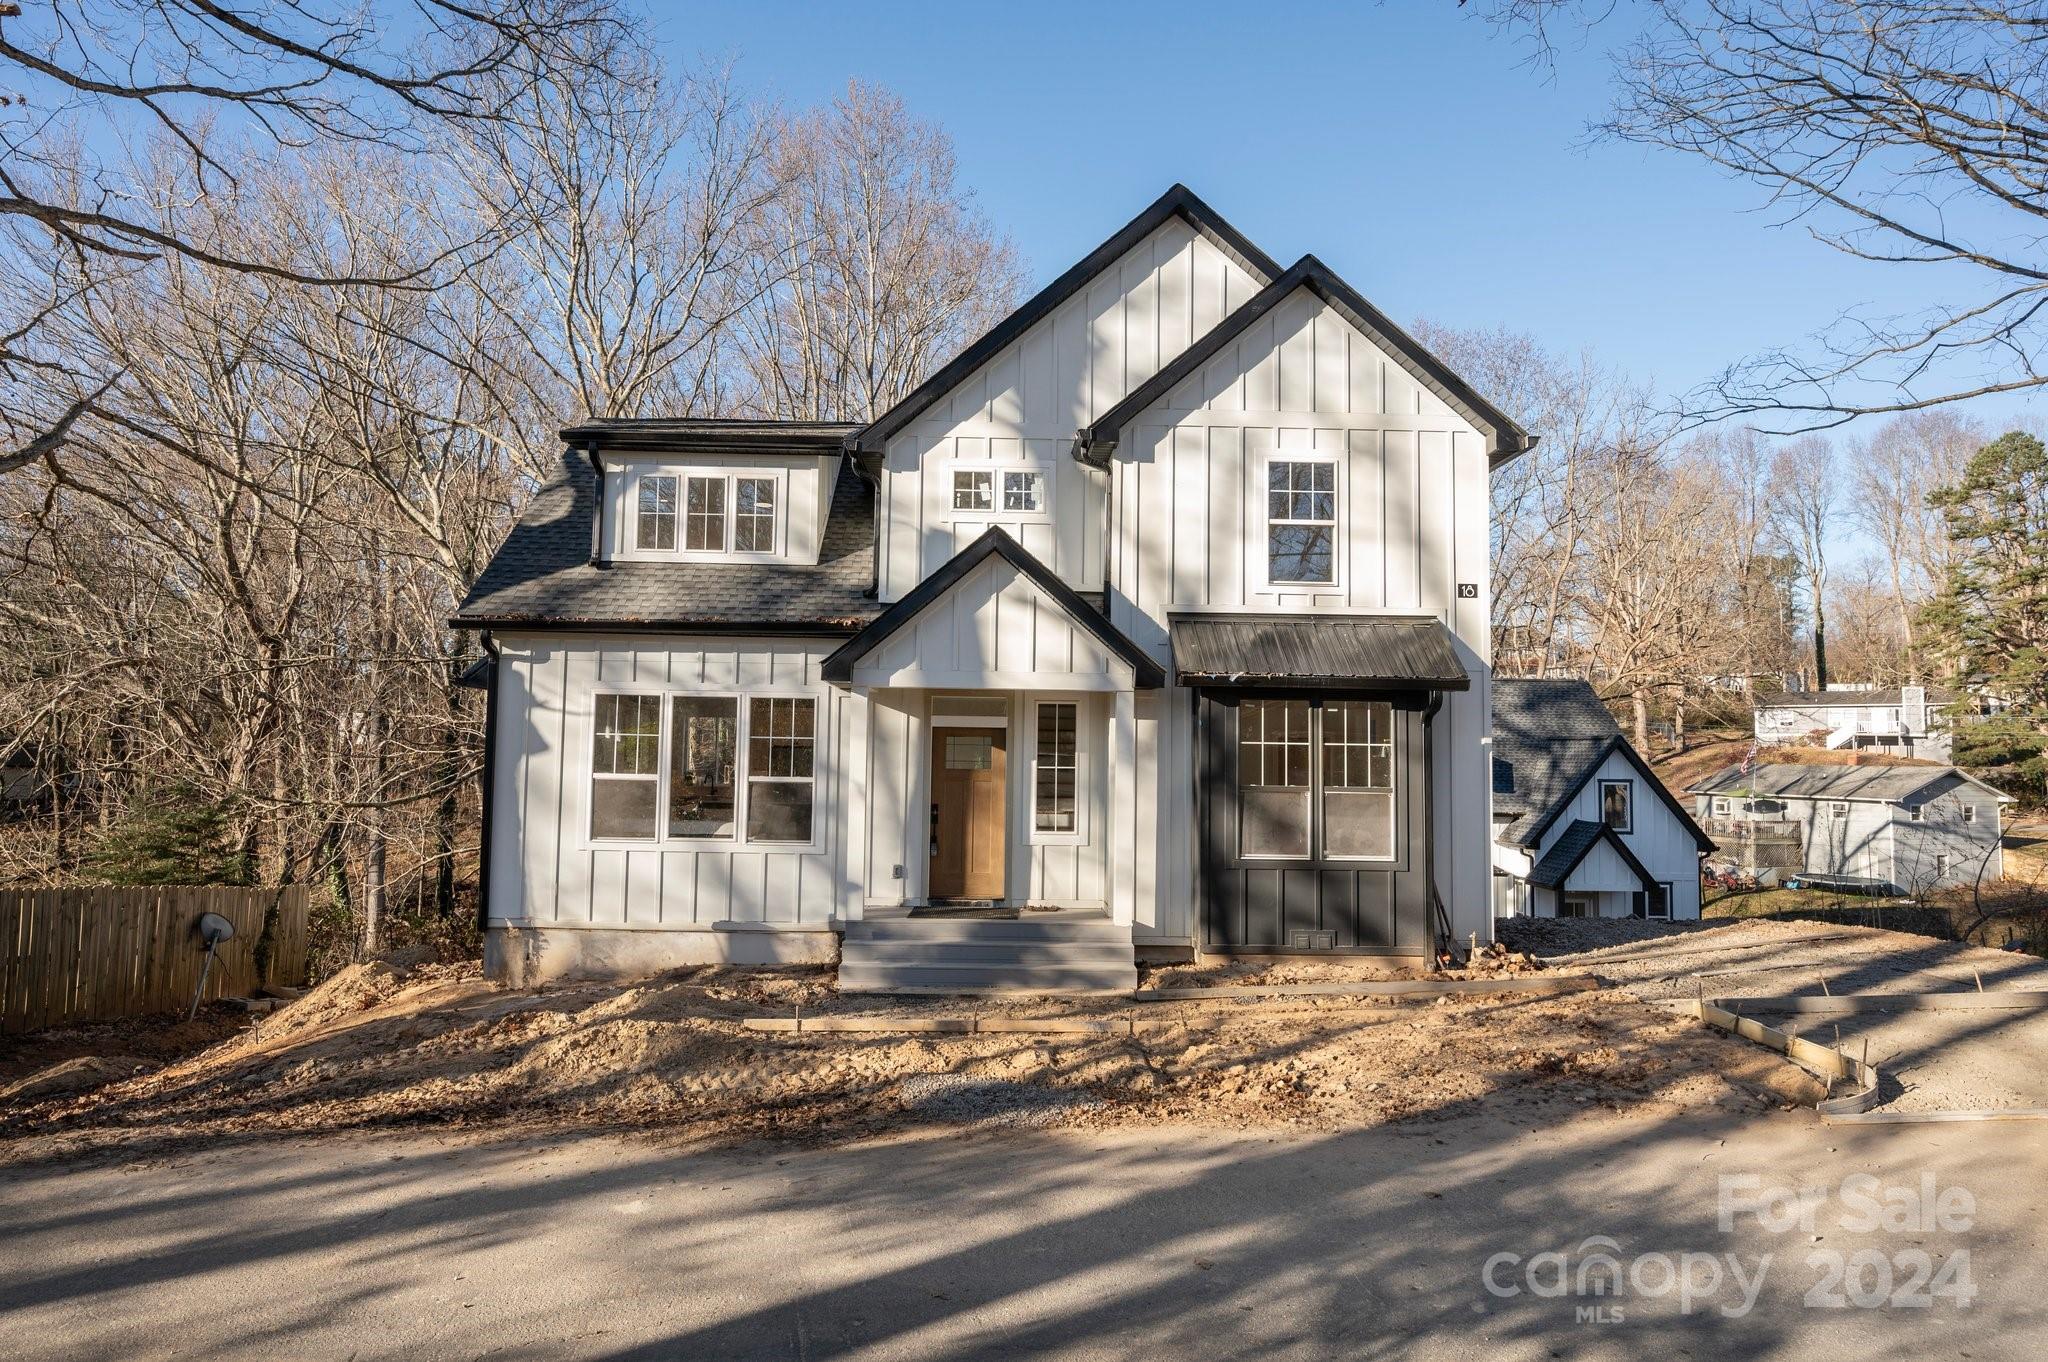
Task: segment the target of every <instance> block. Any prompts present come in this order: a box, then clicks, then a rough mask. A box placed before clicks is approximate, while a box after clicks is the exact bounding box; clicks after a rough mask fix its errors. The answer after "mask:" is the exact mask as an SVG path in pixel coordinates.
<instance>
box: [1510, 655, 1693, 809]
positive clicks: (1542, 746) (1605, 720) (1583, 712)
mask: <svg viewBox="0 0 2048 1362" xmlns="http://www.w3.org/2000/svg"><path fill="white" fill-rule="evenodd" d="M1493 755H1494V760H1495V762H1496V767H1495V770H1494V789H1495V793H1494V796H1493V806H1494V808H1495V809H1496V810H1506V811H1508V812H1511V813H1513V814H1515V815H1516V816H1515V818H1514V820H1513V821H1512V822H1511V823H1509V824H1508V825H1507V826H1506V827H1504V828H1502V829H1500V831H1499V832H1497V833H1496V834H1495V840H1496V841H1500V842H1506V843H1508V844H1509V845H1512V846H1525V847H1533V846H1535V845H1537V844H1538V843H1540V842H1541V841H1542V840H1543V834H1544V833H1546V832H1548V831H1549V830H1550V828H1551V825H1552V824H1554V823H1556V822H1557V820H1558V819H1559V818H1560V817H1561V816H1562V815H1563V814H1564V811H1565V810H1566V809H1567V808H1569V807H1570V805H1571V802H1572V800H1574V799H1576V798H1578V795H1579V791H1581V790H1583V789H1585V788H1586V785H1587V783H1588V782H1589V781H1591V780H1592V779H1593V777H1594V775H1595V774H1596V773H1598V771H1599V770H1600V768H1601V767H1602V766H1604V765H1606V763H1607V759H1608V758H1609V757H1611V756H1615V755H1619V756H1620V757H1621V758H1622V759H1623V760H1624V761H1626V762H1628V764H1629V765H1630V766H1632V767H1634V768H1635V771H1636V774H1637V775H1639V776H1640V777H1642V781H1643V785H1644V787H1645V788H1646V789H1647V790H1648V791H1649V792H1650V794H1651V795H1652V796H1654V797H1655V798H1656V800H1657V801H1658V802H1659V803H1661V804H1662V805H1663V806H1664V807H1665V808H1666V809H1668V810H1670V812H1671V816H1672V817H1674V818H1676V819H1677V820H1678V821H1679V822H1680V823H1681V824H1682V825H1683V826H1684V827H1685V829H1686V831H1687V832H1689V833H1690V834H1691V835H1692V839H1693V841H1694V843H1695V844H1696V845H1698V846H1699V847H1700V848H1701V849H1702V850H1711V849H1712V848H1713V846H1714V840H1713V838H1711V837H1709V836H1707V834H1706V831H1705V830H1704V829H1702V828H1701V827H1700V825H1699V824H1698V823H1696V822H1694V821H1693V817H1692V815H1691V814H1690V813H1688V812H1687V811H1686V809H1685V806H1684V805H1682V804H1680V803H1679V802H1678V801H1677V800H1676V799H1674V798H1672V795H1671V791H1670V790H1668V789H1666V788H1665V787H1664V782H1663V781H1661V780H1659V779H1658V778H1657V774H1656V772H1654V771H1652V770H1651V769H1650V767H1649V763H1647V762H1645V761H1644V760H1643V758H1642V754H1641V753H1639V752H1637V751H1636V749H1635V747H1634V745H1633V744H1631V743H1630V742H1629V740H1628V739H1627V738H1625V737H1623V736H1622V732H1621V726H1620V725H1619V724H1617V723H1615V722H1614V716H1613V715H1612V714H1611V713H1609V712H1608V709H1607V706H1606V705H1605V704H1603V703H1601V700H1600V697H1599V695H1597V694H1596V693H1595V692H1594V690H1593V687H1592V686H1591V685H1589V684H1588V683H1586V682H1584V681H1575V680H1557V679H1551V678H1541V679H1530V680H1522V679H1517V678H1513V677H1500V678H1496V679H1495V681H1494V683H1493ZM1500 763H1505V764H1506V765H1507V766H1508V767H1509V770H1508V771H1507V772H1502V771H1501V770H1500V769H1499V764H1500ZM1502 784H1507V785H1508V786H1509V792H1508V793H1506V794H1502V793H1500V786H1501V785H1502Z"/></svg>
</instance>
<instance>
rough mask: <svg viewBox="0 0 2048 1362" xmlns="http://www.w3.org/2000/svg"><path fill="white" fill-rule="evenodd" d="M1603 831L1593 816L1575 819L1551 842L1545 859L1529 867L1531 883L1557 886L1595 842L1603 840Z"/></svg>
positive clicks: (1544, 854) (1551, 886) (1549, 886)
mask: <svg viewBox="0 0 2048 1362" xmlns="http://www.w3.org/2000/svg"><path fill="white" fill-rule="evenodd" d="M1602 831H1603V829H1602V827H1601V825H1600V824H1598V823H1595V822H1593V821H1592V820H1591V819H1588V818H1580V819H1576V820H1574V821H1573V823H1572V825H1571V826H1570V827H1568V828H1566V829H1565V830H1564V832H1563V834H1562V835H1561V836H1559V837H1558V839H1557V840H1556V841H1555V842H1552V843H1551V844H1550V850H1549V851H1546V852H1544V853H1543V859H1542V860H1540V861H1538V862H1537V863H1536V864H1535V865H1534V866H1533V867H1532V868H1531V869H1530V871H1529V883H1531V884H1538V885H1541V886H1543V887H1544V888H1545V889H1555V888H1557V887H1558V886H1559V885H1561V884H1563V883H1564V881H1565V877H1566V876H1567V875H1569V874H1571V873H1572V871H1573V870H1574V869H1576V868H1577V866H1578V864H1579V862H1580V861H1583V860H1584V859H1586V853H1587V852H1588V851H1591V850H1592V849H1593V843H1595V842H1597V841H1599V840H1600V834H1601V832H1602Z"/></svg>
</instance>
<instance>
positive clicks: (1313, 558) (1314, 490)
mask: <svg viewBox="0 0 2048 1362" xmlns="http://www.w3.org/2000/svg"><path fill="white" fill-rule="evenodd" d="M1266 580H1267V581H1269V582H1309V583H1317V582H1320V583H1330V582H1335V581H1336V580H1337V465H1336V464H1335V463H1334V462H1333V461H1331V460H1329V459H1273V460H1270V461H1268V463H1267V464H1266Z"/></svg>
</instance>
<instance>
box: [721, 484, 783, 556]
mask: <svg viewBox="0 0 2048 1362" xmlns="http://www.w3.org/2000/svg"><path fill="white" fill-rule="evenodd" d="M732 546H733V549H734V551H735V552H738V553H773V552H775V479H773V478H734V479H733V510H732Z"/></svg>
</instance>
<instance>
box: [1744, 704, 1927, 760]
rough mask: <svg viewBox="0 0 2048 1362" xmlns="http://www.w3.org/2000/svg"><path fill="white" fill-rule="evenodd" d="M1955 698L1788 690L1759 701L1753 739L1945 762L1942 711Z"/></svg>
mask: <svg viewBox="0 0 2048 1362" xmlns="http://www.w3.org/2000/svg"><path fill="white" fill-rule="evenodd" d="M1955 698H1956V697H1955V694H1954V692H1952V691H1947V690H1943V689H1942V688H1941V687H1939V686H1899V687H1893V688H1892V689H1890V690H1876V689H1858V688H1855V687H1846V686H1830V687H1829V688H1828V689H1826V690H1823V691H1787V692H1786V693H1784V694H1783V695H1770V696H1766V697H1764V698H1763V699H1761V700H1758V701H1757V703H1756V737H1757V741H1758V742H1762V743H1768V744H1771V745H1774V746H1775V745H1779V744H1784V743H1811V744H1813V745H1815V746H1820V747H1836V748H1868V749H1872V750H1874V751H1878V752H1883V753H1886V754H1887V755H1890V756H1897V757H1920V758H1923V759H1925V760H1927V761H1947V760H1948V759H1949V754H1950V740H1949V734H1948V725H1947V721H1946V720H1945V719H1944V718H1943V717H1942V715H1941V712H1940V711H1941V709H1942V707H1943V706H1945V705H1949V704H1952V703H1953V702H1954V701H1955Z"/></svg>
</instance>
